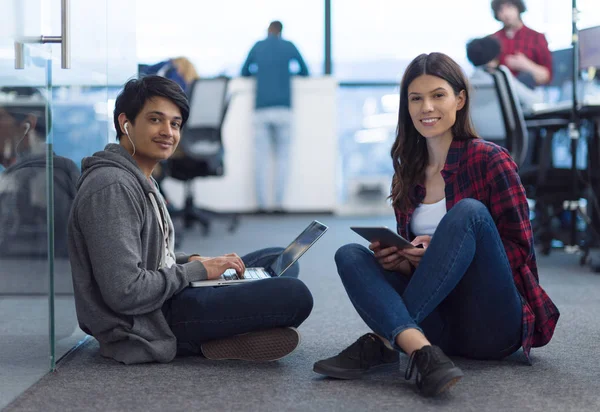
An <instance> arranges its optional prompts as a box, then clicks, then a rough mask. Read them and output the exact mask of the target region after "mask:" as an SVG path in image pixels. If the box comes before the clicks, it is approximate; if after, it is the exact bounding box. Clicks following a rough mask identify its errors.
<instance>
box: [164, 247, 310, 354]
mask: <svg viewBox="0 0 600 412" xmlns="http://www.w3.org/2000/svg"><path fill="white" fill-rule="evenodd" d="M282 250H283V249H281V248H269V249H262V250H259V251H257V252H253V253H250V254H248V255H246V256H243V257H242V260H243V261H244V264H245V265H246V267H265V266H267V265H268V264H270V263H271V262H272V261H273V259H274V258H275V256H277V255H278V254H279V253H281V251H282ZM298 273H299V268H298V263H295V264H294V265H293V266H292V267H291V268H289V269H288V270H287V271H286V272H285V273H284V274H283V276H281V277H278V278H273V279H265V280H258V281H255V282H248V283H245V284H239V285H232V286H222V287H206V288H186V289H184V290H183V291H181V292H180V293H178V294H177V295H175V296H173V297H172V298H171V299H170V300H168V301H167V302H166V303H165V304H164V306H163V313H164V314H165V318H166V319H167V322H168V323H169V326H170V327H171V330H172V331H173V334H174V335H175V337H176V338H177V354H178V355H183V356H185V355H198V354H200V345H201V344H202V342H207V341H210V340H214V339H220V338H225V337H229V336H234V335H239V334H242V333H248V332H252V331H257V330H262V329H271V328H277V327H288V326H292V327H298V326H299V325H300V324H301V323H302V322H304V320H305V319H306V318H307V317H308V315H309V314H310V312H311V310H312V307H313V298H312V295H311V293H310V291H309V290H308V288H307V287H306V285H305V284H304V283H303V282H302V281H300V280H298V279H297V277H298Z"/></svg>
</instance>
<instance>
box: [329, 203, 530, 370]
mask: <svg viewBox="0 0 600 412" xmlns="http://www.w3.org/2000/svg"><path fill="white" fill-rule="evenodd" d="M335 261H336V264H337V267H338V272H339V274H340V277H341V279H342V282H343V284H344V287H345V288H346V291H347V293H348V296H349V297H350V300H351V301H352V304H353V305H354V307H355V308H356V310H357V311H358V313H359V315H360V316H361V317H362V318H363V320H364V321H365V322H366V323H367V325H368V326H369V327H370V328H371V329H372V330H373V331H374V332H375V333H377V334H379V335H380V336H382V337H385V338H386V339H388V340H389V341H390V343H392V344H393V345H394V347H396V348H397V349H399V348H398V347H397V346H396V345H395V339H396V337H397V336H398V334H399V333H400V332H402V331H404V330H406V329H408V328H416V329H419V330H421V331H422V332H423V333H424V334H425V336H426V337H427V338H428V339H429V341H430V342H431V343H432V344H434V345H438V346H440V347H441V348H442V350H443V351H444V352H446V353H447V354H449V355H458V356H465V357H470V358H476V359H500V358H503V357H505V356H508V355H510V354H511V353H513V352H515V351H516V350H517V349H519V347H520V346H521V344H520V342H521V323H522V306H521V305H522V304H521V297H520V295H519V293H518V291H517V289H516V286H515V283H514V280H513V276H512V271H511V268H510V265H509V262H508V258H507V256H506V252H505V250H504V246H503V244H502V241H501V239H500V235H499V233H498V230H497V228H496V225H495V224H494V221H493V220H492V217H491V216H490V214H489V212H488V210H487V208H486V207H485V206H484V205H483V204H482V203H481V202H479V201H477V200H474V199H464V200H461V201H460V202H458V203H457V204H456V205H455V206H454V207H453V208H452V209H451V210H450V211H448V213H446V215H445V216H444V218H443V219H442V220H441V222H440V224H439V226H438V227H437V229H436V231H435V234H434V236H433V238H432V240H431V243H430V244H429V247H428V248H427V250H426V252H425V254H424V256H423V258H422V259H421V262H420V264H419V266H418V267H417V269H416V271H415V272H414V274H413V275H412V277H411V278H408V277H405V276H404V275H402V274H400V273H396V272H390V271H386V270H384V269H383V268H382V267H381V265H380V264H379V263H378V262H377V260H376V259H375V257H374V255H373V253H372V252H371V251H370V250H369V249H367V248H365V247H364V246H361V245H358V244H350V245H345V246H343V247H341V248H340V249H339V250H338V251H337V253H336V255H335Z"/></svg>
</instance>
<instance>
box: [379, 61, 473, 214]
mask: <svg viewBox="0 0 600 412" xmlns="http://www.w3.org/2000/svg"><path fill="white" fill-rule="evenodd" d="M423 74H429V75H432V76H436V77H439V78H441V79H443V80H445V81H447V82H448V84H450V86H451V87H452V89H453V90H454V94H455V95H458V94H459V93H460V92H461V91H462V90H464V92H465V105H464V107H463V108H462V109H461V110H459V111H458V112H457V113H456V122H455V123H454V125H453V126H452V135H453V137H454V139H460V140H465V139H474V138H477V137H478V136H477V134H476V133H475V130H474V129H473V126H472V124H471V117H470V114H469V102H470V96H469V83H468V81H467V78H466V77H465V75H464V74H463V72H462V69H461V68H460V66H459V65H458V64H457V63H456V62H455V61H454V60H452V59H451V58H450V57H448V56H446V55H445V54H443V53H431V54H421V55H419V56H417V57H416V58H415V59H414V60H413V61H412V62H411V63H410V64H409V65H408V67H407V68H406V71H405V72H404V76H403V77H402V82H401V83H400V109H399V113H398V127H397V128H396V141H395V142H394V145H393V146H392V150H391V155H392V161H393V162H394V177H393V179H392V190H391V195H390V197H389V198H390V199H391V200H392V205H393V206H394V207H395V208H398V209H400V210H401V211H402V212H406V211H407V210H408V209H409V208H410V207H416V206H417V200H416V199H415V198H414V196H413V194H412V192H411V189H412V188H414V187H415V185H416V184H422V183H423V182H424V179H425V168H426V167H427V164H428V161H429V157H428V154H427V144H426V143H425V138H424V137H423V136H421V135H420V133H419V132H418V131H417V129H416V128H415V125H414V124H413V122H412V119H411V118H410V114H409V112H408V86H410V84H411V83H412V82H413V80H415V79H416V78H417V77H419V76H421V75H423Z"/></svg>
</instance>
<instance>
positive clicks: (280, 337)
mask: <svg viewBox="0 0 600 412" xmlns="http://www.w3.org/2000/svg"><path fill="white" fill-rule="evenodd" d="M299 344H300V334H299V333H298V331H297V330H296V329H295V328H275V329H267V330H263V331H258V332H250V333H245V334H243V335H236V336H232V337H229V338H223V339H217V340H213V341H210V342H206V343H203V344H202V354H203V355H204V357H206V358H207V359H212V360H226V359H236V360H245V361H251V362H268V361H276V360H278V359H281V358H283V357H285V356H287V355H289V354H290V353H292V352H293V351H294V350H295V349H296V348H297V347H298V345H299Z"/></svg>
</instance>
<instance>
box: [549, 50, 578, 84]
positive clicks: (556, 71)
mask: <svg viewBox="0 0 600 412" xmlns="http://www.w3.org/2000/svg"><path fill="white" fill-rule="evenodd" d="M572 81H573V48H572V47H569V48H568V49H560V50H554V51H553V52H552V81H551V82H550V84H548V86H549V87H562V86H563V85H564V84H565V83H567V82H572Z"/></svg>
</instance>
